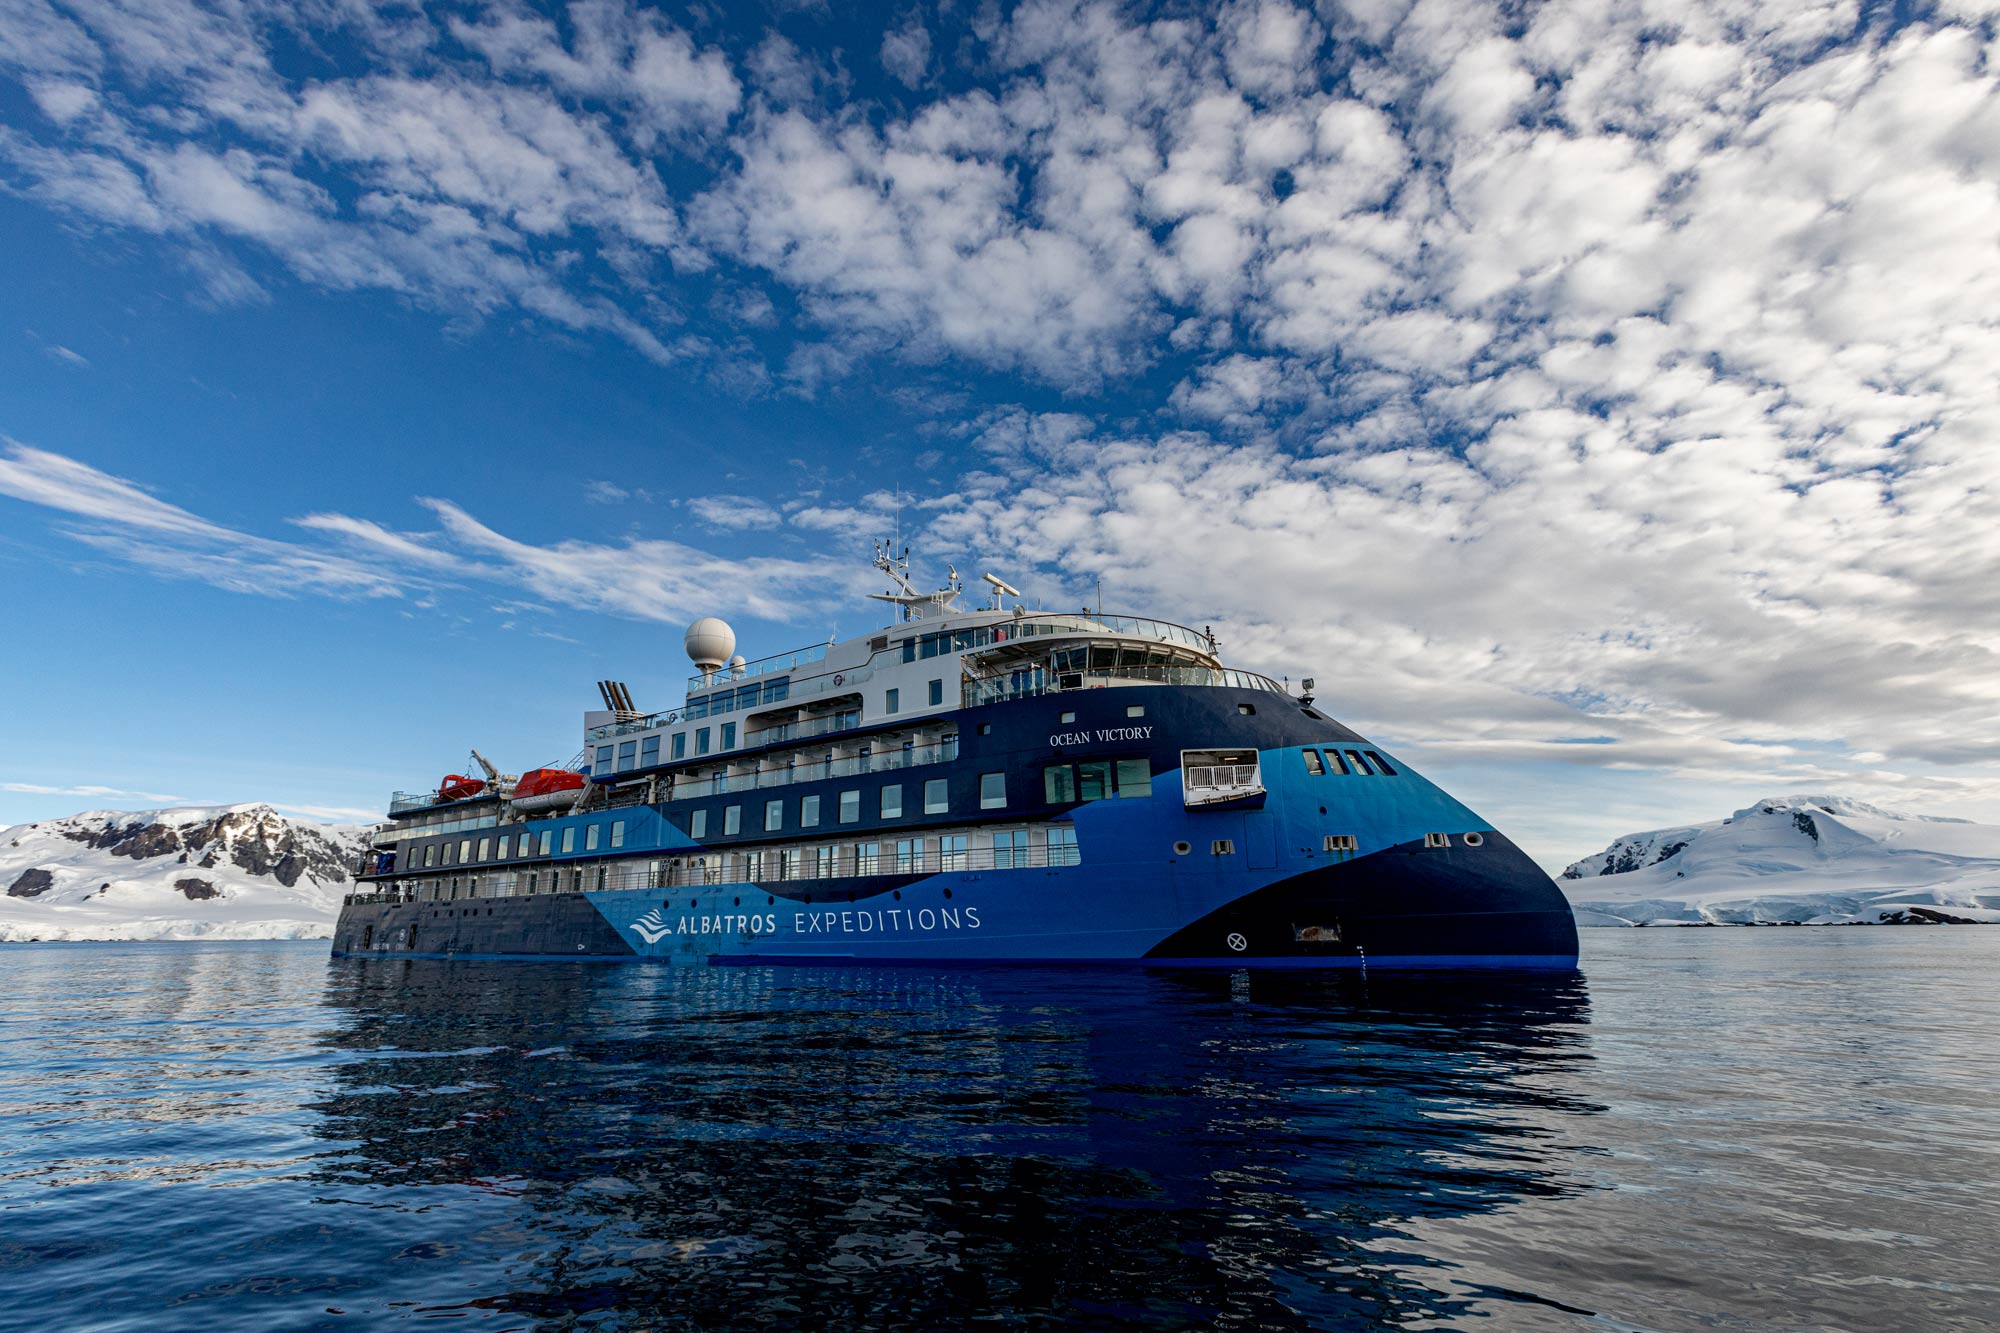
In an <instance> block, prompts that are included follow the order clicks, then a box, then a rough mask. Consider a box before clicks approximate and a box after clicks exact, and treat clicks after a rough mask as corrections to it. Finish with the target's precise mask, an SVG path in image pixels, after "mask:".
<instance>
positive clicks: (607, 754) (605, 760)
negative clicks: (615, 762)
mask: <svg viewBox="0 0 2000 1333" xmlns="http://www.w3.org/2000/svg"><path fill="white" fill-rule="evenodd" d="M597 771H598V772H599V773H609V772H610V771H611V747H610V746H608V745H600V746H598V747H597Z"/></svg>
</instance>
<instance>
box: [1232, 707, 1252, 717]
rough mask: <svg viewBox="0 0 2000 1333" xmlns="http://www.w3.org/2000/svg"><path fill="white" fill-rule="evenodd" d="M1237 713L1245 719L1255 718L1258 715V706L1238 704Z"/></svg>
mask: <svg viewBox="0 0 2000 1333" xmlns="http://www.w3.org/2000/svg"><path fill="white" fill-rule="evenodd" d="M1236 711H1237V712H1238V713H1239V714H1241V715H1242V716H1244V717H1255V716H1256V715H1257V705H1256V704H1238V705H1236Z"/></svg>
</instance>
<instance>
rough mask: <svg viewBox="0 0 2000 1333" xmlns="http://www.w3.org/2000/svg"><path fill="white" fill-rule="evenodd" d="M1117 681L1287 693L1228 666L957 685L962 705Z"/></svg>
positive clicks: (1126, 669) (1043, 673) (1035, 675)
mask: <svg viewBox="0 0 2000 1333" xmlns="http://www.w3.org/2000/svg"><path fill="white" fill-rule="evenodd" d="M1118 685H1204V686H1227V687H1229V688H1232V689H1240V690H1269V691H1271V692H1272V693H1274V694H1289V693H1290V691H1289V690H1287V689H1286V688H1285V687H1284V686H1283V685H1280V684H1279V683H1278V682H1277V681H1275V680H1272V679H1271V678H1270V677H1269V676H1260V675H1258V674H1257V673H1256V672H1254V671H1237V670H1234V669H1232V668H1229V667H1197V666H1122V667H1100V668H1097V669H1095V670H1088V671H1049V670H1039V671H1022V672H1017V673H1012V674H1009V675H1004V676H1001V675H995V676H978V677H973V678H971V679H968V680H966V681H964V682H963V684H962V685H961V686H960V691H959V694H960V702H961V703H962V705H963V706H964V707H966V708H974V707H977V706H978V705H980V704H991V703H1000V702H1003V701H1005V700H1008V699H1030V698H1034V697H1035V696H1037V695H1043V694H1060V693H1062V692H1064V691H1066V690H1094V689H1104V688H1106V687H1107V686H1118Z"/></svg>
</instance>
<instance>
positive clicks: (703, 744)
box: [694, 727, 708, 754]
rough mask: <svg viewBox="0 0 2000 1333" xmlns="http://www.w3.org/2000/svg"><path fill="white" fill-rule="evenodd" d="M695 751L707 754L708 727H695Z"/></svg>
mask: <svg viewBox="0 0 2000 1333" xmlns="http://www.w3.org/2000/svg"><path fill="white" fill-rule="evenodd" d="M694 752H695V753H696V754H707V753H708V728H707V727H696V728H695V729H694Z"/></svg>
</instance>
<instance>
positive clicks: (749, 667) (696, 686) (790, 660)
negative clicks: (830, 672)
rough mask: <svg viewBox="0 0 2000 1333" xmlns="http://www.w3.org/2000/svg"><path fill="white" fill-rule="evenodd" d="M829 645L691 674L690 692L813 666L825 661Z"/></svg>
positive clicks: (815, 646) (818, 645) (821, 644)
mask: <svg viewBox="0 0 2000 1333" xmlns="http://www.w3.org/2000/svg"><path fill="white" fill-rule="evenodd" d="M828 646H829V645H827V644H824V643H816V644H814V645H813V646H812V647H810V648H800V649H798V650H797V651H795V652H789V653H774V654H772V655H771V656H770V657H760V658H758V659H757V660H756V661H754V662H745V663H744V664H743V665H742V666H731V667H724V668H723V669H722V670H720V671H717V672H715V673H714V674H713V675H707V676H689V677H688V683H687V687H688V693H689V694H694V693H696V692H697V691H700V690H706V689H710V688H713V687H714V686H717V685H736V684H741V683H742V682H743V681H746V680H749V679H750V678H752V677H753V676H764V675H769V674H770V673H772V672H774V671H793V670H796V669H797V668H799V667H802V666H811V665H812V664H813V663H814V662H824V661H825V660H826V650H827V648H828Z"/></svg>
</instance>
